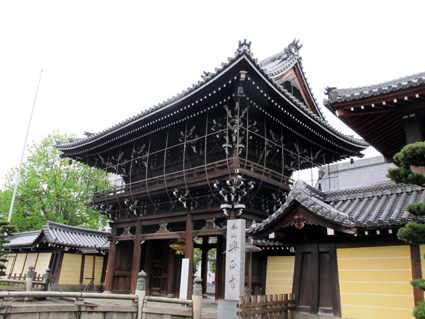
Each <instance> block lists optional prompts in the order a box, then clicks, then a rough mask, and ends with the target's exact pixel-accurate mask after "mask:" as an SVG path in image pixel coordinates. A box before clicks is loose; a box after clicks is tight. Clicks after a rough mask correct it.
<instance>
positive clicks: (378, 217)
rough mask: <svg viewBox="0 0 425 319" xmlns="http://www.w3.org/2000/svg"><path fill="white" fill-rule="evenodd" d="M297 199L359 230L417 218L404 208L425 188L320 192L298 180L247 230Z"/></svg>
mask: <svg viewBox="0 0 425 319" xmlns="http://www.w3.org/2000/svg"><path fill="white" fill-rule="evenodd" d="M293 202H297V203H299V204H300V205H302V206H304V207H305V208H306V209H308V210H309V211H310V212H312V213H313V214H316V215H318V216H321V217H323V218H325V219H327V220H329V221H332V222H334V223H338V224H340V225H342V226H349V227H355V228H359V229H365V230H367V229H377V228H381V227H386V228H391V227H397V226H400V225H404V224H405V223H407V222H408V221H414V220H417V218H415V217H414V216H412V215H410V214H409V213H408V212H406V211H405V209H406V207H407V205H409V204H412V203H418V202H422V203H423V202H425V189H424V188H422V187H419V186H414V185H404V184H395V183H393V182H386V183H382V184H375V185H372V186H366V187H358V188H351V189H343V190H332V191H325V192H321V191H318V190H317V189H315V188H313V187H311V186H309V185H307V184H305V183H304V182H302V181H297V182H296V183H295V184H294V188H293V189H292V190H291V192H290V193H289V195H288V198H287V200H286V202H285V203H284V204H283V205H282V206H281V207H280V208H279V209H278V210H277V211H275V212H274V213H273V214H272V215H270V216H269V217H268V218H267V219H265V220H263V221H262V222H261V223H253V224H252V226H251V227H250V228H248V230H247V232H248V233H249V234H255V233H256V232H260V231H262V230H264V229H265V228H266V227H270V225H271V224H272V223H273V222H274V221H275V220H277V219H278V217H279V216H280V215H283V214H285V213H288V212H287V208H288V207H290V205H291V203H293Z"/></svg>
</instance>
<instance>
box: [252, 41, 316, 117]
mask: <svg viewBox="0 0 425 319" xmlns="http://www.w3.org/2000/svg"><path fill="white" fill-rule="evenodd" d="M301 48H302V45H300V44H299V40H294V41H292V42H291V43H290V44H289V45H288V46H287V47H286V48H284V50H283V51H281V52H279V53H277V54H274V55H272V56H270V57H268V58H267V59H264V60H262V61H260V62H259V66H260V67H261V68H262V69H263V70H264V71H265V72H267V74H268V75H269V76H270V77H271V78H272V79H273V80H274V81H275V82H276V83H279V84H282V83H283V82H284V81H286V80H292V81H295V82H296V83H297V85H298V86H300V89H301V90H302V92H303V95H304V96H305V100H306V103H307V104H308V106H309V108H310V109H311V110H313V111H314V113H315V114H317V115H318V116H320V117H321V118H322V119H323V115H322V113H321V111H320V109H319V106H318V105H317V101H316V99H315V98H314V95H313V92H312V90H311V88H310V85H309V83H308V81H307V77H306V76H305V72H304V68H303V65H302V58H301V55H300V54H299V51H300V49H301ZM291 71H292V72H291ZM282 89H284V88H283V87H282ZM284 90H285V89H284Z"/></svg>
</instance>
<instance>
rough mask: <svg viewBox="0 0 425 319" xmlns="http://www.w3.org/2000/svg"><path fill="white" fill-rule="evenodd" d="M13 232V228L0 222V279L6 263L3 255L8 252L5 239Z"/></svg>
mask: <svg viewBox="0 0 425 319" xmlns="http://www.w3.org/2000/svg"><path fill="white" fill-rule="evenodd" d="M13 232H14V227H13V226H11V225H10V223H9V222H7V221H5V220H0V277H2V276H4V275H6V271H5V269H6V263H7V261H8V260H7V258H5V255H7V253H8V252H9V248H8V247H7V246H6V245H7V244H8V243H9V242H10V241H9V240H8V239H7V238H8V237H9V236H11V235H12V234H13Z"/></svg>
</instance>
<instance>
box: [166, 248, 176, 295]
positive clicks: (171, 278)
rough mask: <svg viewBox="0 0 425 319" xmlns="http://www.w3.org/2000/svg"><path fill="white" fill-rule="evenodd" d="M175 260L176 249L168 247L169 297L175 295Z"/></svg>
mask: <svg viewBox="0 0 425 319" xmlns="http://www.w3.org/2000/svg"><path fill="white" fill-rule="evenodd" d="M175 260H176V256H175V253H174V250H173V249H171V248H168V268H167V276H168V281H167V297H171V296H174V274H175V273H176V271H175Z"/></svg>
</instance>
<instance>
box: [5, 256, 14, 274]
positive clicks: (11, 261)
mask: <svg viewBox="0 0 425 319" xmlns="http://www.w3.org/2000/svg"><path fill="white" fill-rule="evenodd" d="M6 259H7V263H6V270H5V272H6V275H9V274H10V273H12V274H13V268H12V267H13V265H14V264H15V259H16V253H11V254H7V255H6Z"/></svg>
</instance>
